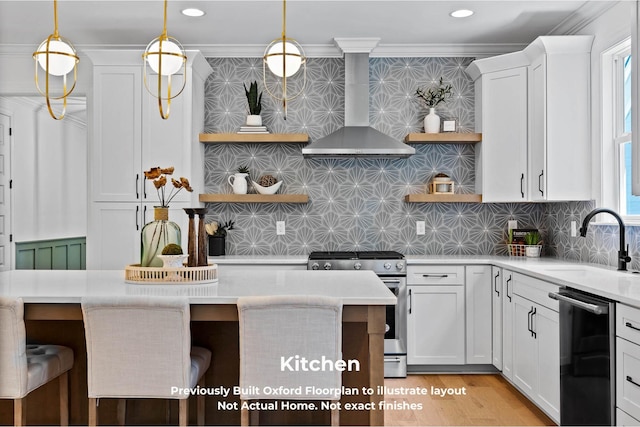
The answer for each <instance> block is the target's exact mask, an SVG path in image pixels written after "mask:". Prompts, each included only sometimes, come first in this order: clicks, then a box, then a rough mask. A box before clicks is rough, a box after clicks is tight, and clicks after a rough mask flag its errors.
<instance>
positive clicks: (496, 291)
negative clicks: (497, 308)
mask: <svg viewBox="0 0 640 427" xmlns="http://www.w3.org/2000/svg"><path fill="white" fill-rule="evenodd" d="M498 277H500V270H498V274H496V275H495V277H494V278H493V290H494V291H495V293H496V294H498V296H500V291H499V290H498Z"/></svg>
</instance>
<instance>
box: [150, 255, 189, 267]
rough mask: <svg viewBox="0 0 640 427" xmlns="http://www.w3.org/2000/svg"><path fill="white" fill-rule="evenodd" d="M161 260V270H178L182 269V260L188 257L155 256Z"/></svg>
mask: <svg viewBox="0 0 640 427" xmlns="http://www.w3.org/2000/svg"><path fill="white" fill-rule="evenodd" d="M156 256H157V257H158V258H160V259H161V260H162V264H163V265H162V268H180V267H184V260H185V259H186V258H188V257H189V255H156Z"/></svg>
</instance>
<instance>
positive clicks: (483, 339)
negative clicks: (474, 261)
mask: <svg viewBox="0 0 640 427" xmlns="http://www.w3.org/2000/svg"><path fill="white" fill-rule="evenodd" d="M492 284H493V281H492V276H491V267H490V266H488V265H469V266H467V267H466V273H465V303H466V323H467V328H466V329H467V330H466V340H467V350H466V362H467V364H490V363H492V341H491V330H492V323H491V306H492V295H493V294H494V292H493V288H492ZM499 294H500V291H498V295H499Z"/></svg>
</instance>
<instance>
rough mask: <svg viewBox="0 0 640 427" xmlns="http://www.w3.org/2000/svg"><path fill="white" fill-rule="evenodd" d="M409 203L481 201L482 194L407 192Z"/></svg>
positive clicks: (405, 197) (406, 200) (405, 198)
mask: <svg viewBox="0 0 640 427" xmlns="http://www.w3.org/2000/svg"><path fill="white" fill-rule="evenodd" d="M404 201H405V202H407V203H456V202H457V203H480V202H482V194H407V195H406V196H404Z"/></svg>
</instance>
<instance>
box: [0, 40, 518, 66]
mask: <svg viewBox="0 0 640 427" xmlns="http://www.w3.org/2000/svg"><path fill="white" fill-rule="evenodd" d="M360 40H361V39H360ZM266 46H267V45H266V44H264V45H262V44H259V45H258V44H246V45H240V44H234V45H222V44H191V45H184V48H185V49H186V50H187V51H200V52H201V53H202V56H204V57H205V58H262V56H263V55H264V49H265V48H266ZM526 46H527V45H526V44H519V43H500V44H479V43H467V44H385V43H381V44H378V45H377V46H376V47H375V48H373V50H372V51H371V54H370V56H371V57H378V58H384V57H391V58H394V57H396V58H404V57H438V56H440V57H448V56H453V57H476V58H483V57H488V56H494V55H502V54H505V53H511V52H516V51H519V50H522V49H524V48H525V47H526ZM145 48H146V46H143V45H133V44H131V45H76V49H77V51H78V54H79V55H80V57H81V58H82V57H83V56H85V57H86V56H89V57H92V56H95V55H96V54H97V52H100V51H102V52H104V54H103V55H100V56H103V57H105V58H106V57H109V55H110V54H111V53H110V52H115V51H120V52H123V51H124V52H126V51H129V53H130V56H131V58H130V59H131V60H133V58H134V57H135V60H136V61H137V60H138V56H140V55H142V52H144V49H145ZM34 49H35V47H34V45H31V44H28V45H26V44H25V45H8V44H0V55H29V56H31V55H32V54H33V51H34ZM303 49H304V51H305V55H306V56H307V58H342V57H343V52H342V50H341V49H340V48H339V47H338V46H336V45H335V44H315V45H304V46H303ZM92 60H93V58H92ZM120 60H122V57H120ZM98 61H99V60H98Z"/></svg>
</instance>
